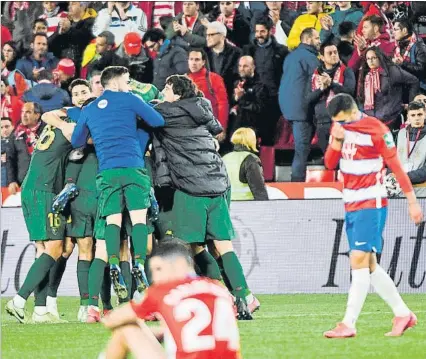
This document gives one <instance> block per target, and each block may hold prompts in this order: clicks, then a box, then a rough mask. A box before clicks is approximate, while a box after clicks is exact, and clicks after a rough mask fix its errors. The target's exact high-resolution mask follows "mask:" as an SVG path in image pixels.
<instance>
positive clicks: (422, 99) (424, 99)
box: [414, 94, 426, 106]
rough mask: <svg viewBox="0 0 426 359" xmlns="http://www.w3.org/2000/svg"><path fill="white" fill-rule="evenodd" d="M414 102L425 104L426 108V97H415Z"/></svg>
mask: <svg viewBox="0 0 426 359" xmlns="http://www.w3.org/2000/svg"><path fill="white" fill-rule="evenodd" d="M414 101H417V102H423V103H424V104H425V106H426V95H423V94H421V95H417V96H416V97H414Z"/></svg>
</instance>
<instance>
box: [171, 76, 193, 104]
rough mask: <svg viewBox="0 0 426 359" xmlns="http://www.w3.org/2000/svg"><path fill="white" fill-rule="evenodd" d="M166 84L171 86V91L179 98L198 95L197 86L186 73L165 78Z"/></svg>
mask: <svg viewBox="0 0 426 359" xmlns="http://www.w3.org/2000/svg"><path fill="white" fill-rule="evenodd" d="M166 85H171V86H173V93H174V94H175V95H179V96H180V99H181V100H183V99H185V98H191V97H199V96H198V95H199V93H198V89H197V86H196V85H195V84H194V82H192V80H191V79H190V78H189V77H188V76H186V75H172V76H169V77H168V78H167V79H166Z"/></svg>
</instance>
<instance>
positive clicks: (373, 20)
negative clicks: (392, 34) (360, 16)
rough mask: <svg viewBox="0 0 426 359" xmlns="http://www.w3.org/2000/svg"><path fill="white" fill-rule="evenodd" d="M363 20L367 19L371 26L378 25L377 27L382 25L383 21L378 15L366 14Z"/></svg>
mask: <svg viewBox="0 0 426 359" xmlns="http://www.w3.org/2000/svg"><path fill="white" fill-rule="evenodd" d="M364 21H369V22H371V24H372V25H373V26H378V27H379V29H380V28H381V27H382V26H383V25H384V21H383V19H382V18H381V17H380V16H377V15H370V16H367V17H366V18H365V19H364Z"/></svg>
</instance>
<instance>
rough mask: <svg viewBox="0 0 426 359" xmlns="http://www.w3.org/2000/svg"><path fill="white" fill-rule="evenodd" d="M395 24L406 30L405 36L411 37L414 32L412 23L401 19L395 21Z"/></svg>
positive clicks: (406, 19)
mask: <svg viewBox="0 0 426 359" xmlns="http://www.w3.org/2000/svg"><path fill="white" fill-rule="evenodd" d="M395 24H399V27H400V28H401V30H402V29H407V34H408V35H412V34H413V31H414V26H413V22H412V21H410V20H409V19H408V18H406V17H403V18H401V19H398V20H396V21H395Z"/></svg>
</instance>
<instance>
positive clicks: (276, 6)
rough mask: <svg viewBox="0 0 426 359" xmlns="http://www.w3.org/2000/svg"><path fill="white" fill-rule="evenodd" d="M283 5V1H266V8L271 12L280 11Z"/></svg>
mask: <svg viewBox="0 0 426 359" xmlns="http://www.w3.org/2000/svg"><path fill="white" fill-rule="evenodd" d="M282 4H283V2H282V1H266V6H267V7H268V9H269V10H270V11H280V10H281V6H282Z"/></svg>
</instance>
